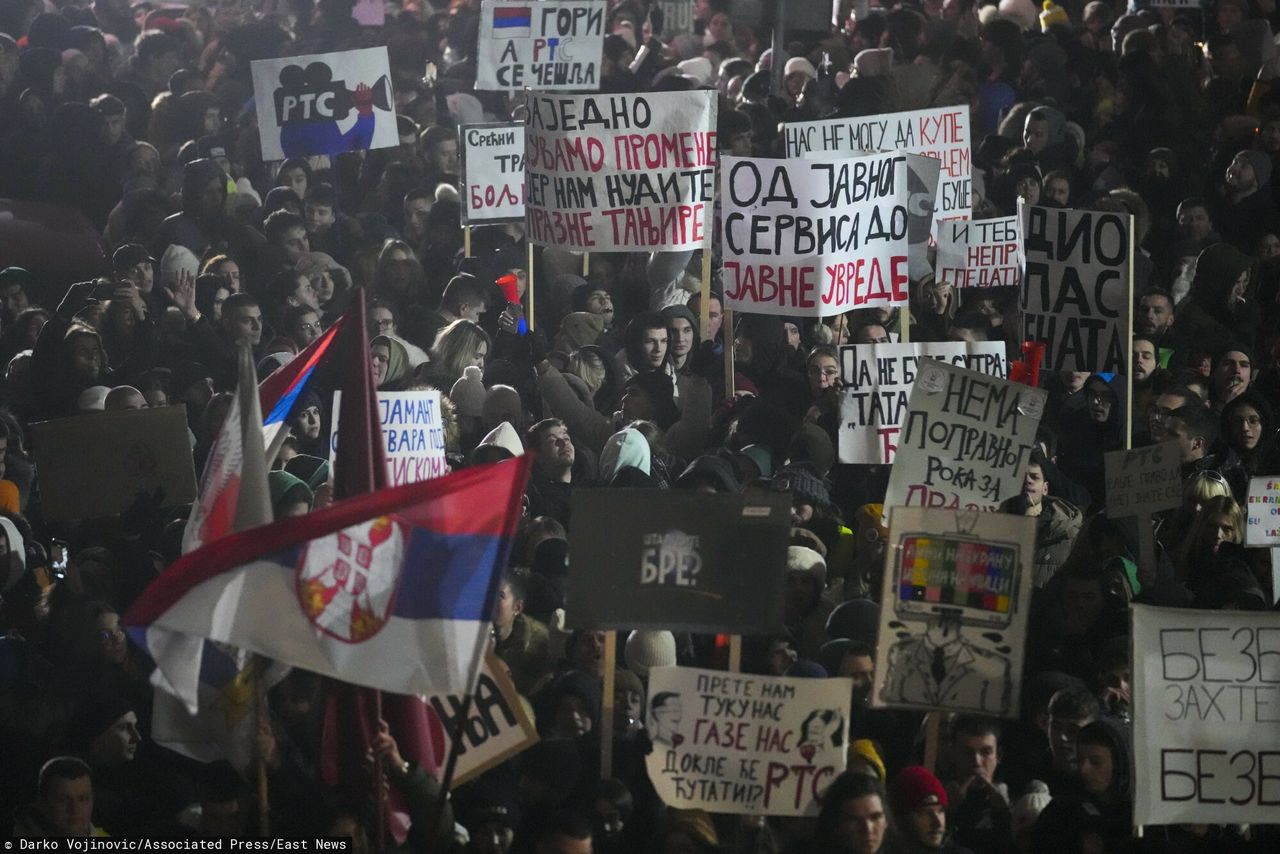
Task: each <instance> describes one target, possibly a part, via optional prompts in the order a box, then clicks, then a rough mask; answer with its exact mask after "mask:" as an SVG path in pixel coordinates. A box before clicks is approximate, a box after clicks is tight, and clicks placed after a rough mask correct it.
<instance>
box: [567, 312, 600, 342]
mask: <svg viewBox="0 0 1280 854" xmlns="http://www.w3.org/2000/svg"><path fill="white" fill-rule="evenodd" d="M602 332H604V318H603V317H602V316H601V315H598V314H592V313H591V312H589V311H574V312H571V313H569V314H566V315H565V316H564V319H563V320H561V321H560V335H561V337H563V338H564V340H565V344H567V345H568V346H569V348H570V350H577V349H579V348H581V347H586V346H587V345H588V344H594V343H596V339H598V338H599V337H600V333H602Z"/></svg>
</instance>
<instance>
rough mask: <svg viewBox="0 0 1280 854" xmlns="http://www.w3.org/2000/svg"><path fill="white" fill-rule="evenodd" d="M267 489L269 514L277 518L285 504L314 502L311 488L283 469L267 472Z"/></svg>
mask: <svg viewBox="0 0 1280 854" xmlns="http://www.w3.org/2000/svg"><path fill="white" fill-rule="evenodd" d="M267 489H268V490H269V491H270V492H271V512H272V513H273V514H274V515H275V516H276V517H277V518H279V516H280V511H281V510H282V509H283V508H284V506H285V505H286V504H291V503H293V502H295V501H305V502H307V504H310V503H311V502H312V501H314V500H315V495H313V494H312V492H311V488H310V487H308V486H307V485H306V484H305V483H303V482H302V479H301V478H298V477H296V476H294V475H291V474H289V473H288V472H287V471H284V470H283V469H276V470H275V471H272V472H267Z"/></svg>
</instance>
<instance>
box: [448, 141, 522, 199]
mask: <svg viewBox="0 0 1280 854" xmlns="http://www.w3.org/2000/svg"><path fill="white" fill-rule="evenodd" d="M458 141H459V145H458V149H459V150H460V151H461V152H462V221H463V222H464V223H475V222H500V221H503V220H520V219H524V125H521V124H515V123H511V122H495V123H491V124H483V125H465V126H463V127H462V128H459V130H458Z"/></svg>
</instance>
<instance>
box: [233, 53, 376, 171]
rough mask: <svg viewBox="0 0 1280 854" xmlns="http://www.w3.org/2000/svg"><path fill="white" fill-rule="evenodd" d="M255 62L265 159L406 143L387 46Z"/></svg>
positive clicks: (253, 69)
mask: <svg viewBox="0 0 1280 854" xmlns="http://www.w3.org/2000/svg"><path fill="white" fill-rule="evenodd" d="M251 68H252V71H253V97H254V101H255V102H256V104H257V109H258V128H259V130H260V131H261V136H262V159H263V160H284V159H285V158H286V157H309V156H311V155H315V154H328V155H334V154H341V153H342V152H344V151H363V150H367V149H373V148H394V147H396V146H397V145H399V144H400V136H399V135H398V134H397V132H396V111H395V98H394V97H393V95H392V93H391V67H390V65H389V64H388V60H387V49H386V48H385V47H371V48H363V49H361V50H344V51H341V52H339V53H314V54H306V55H303V56H289V57H285V58H283V59H259V60H255V61H254V62H253V63H252V64H251Z"/></svg>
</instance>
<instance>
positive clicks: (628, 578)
mask: <svg viewBox="0 0 1280 854" xmlns="http://www.w3.org/2000/svg"><path fill="white" fill-rule="evenodd" d="M571 503H572V514H573V532H572V534H571V535H570V540H569V551H570V553H571V554H572V555H573V567H572V569H571V570H570V572H569V590H568V599H569V601H570V603H571V605H570V607H569V610H568V614H567V617H568V622H569V625H570V626H572V627H574V628H590V629H613V628H624V627H625V628H653V629H674V630H682V629H683V630H687V631H697V632H731V633H733V632H736V633H746V632H752V633H759V632H770V631H776V630H781V628H782V599H783V595H784V593H785V591H784V589H783V588H784V587H785V584H786V573H785V572H783V571H782V570H783V569H784V568H785V567H786V561H787V535H788V532H789V530H790V526H791V504H790V502H789V501H788V500H787V498H786V496H785V495H782V494H773V495H769V494H766V495H760V496H752V497H750V498H748V497H745V496H742V495H703V494H701V493H697V492H692V491H688V492H684V491H679V492H657V491H654V490H648V489H604V490H587V491H584V490H576V491H575V492H574V493H573V496H572V499H571ZM601 531H608V532H609V536H607V537H602V536H600V532H601ZM744 566H757V567H762V568H767V567H773V568H774V569H776V570H778V571H777V572H761V573H744V572H743V571H742V568H743V567H744Z"/></svg>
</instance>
